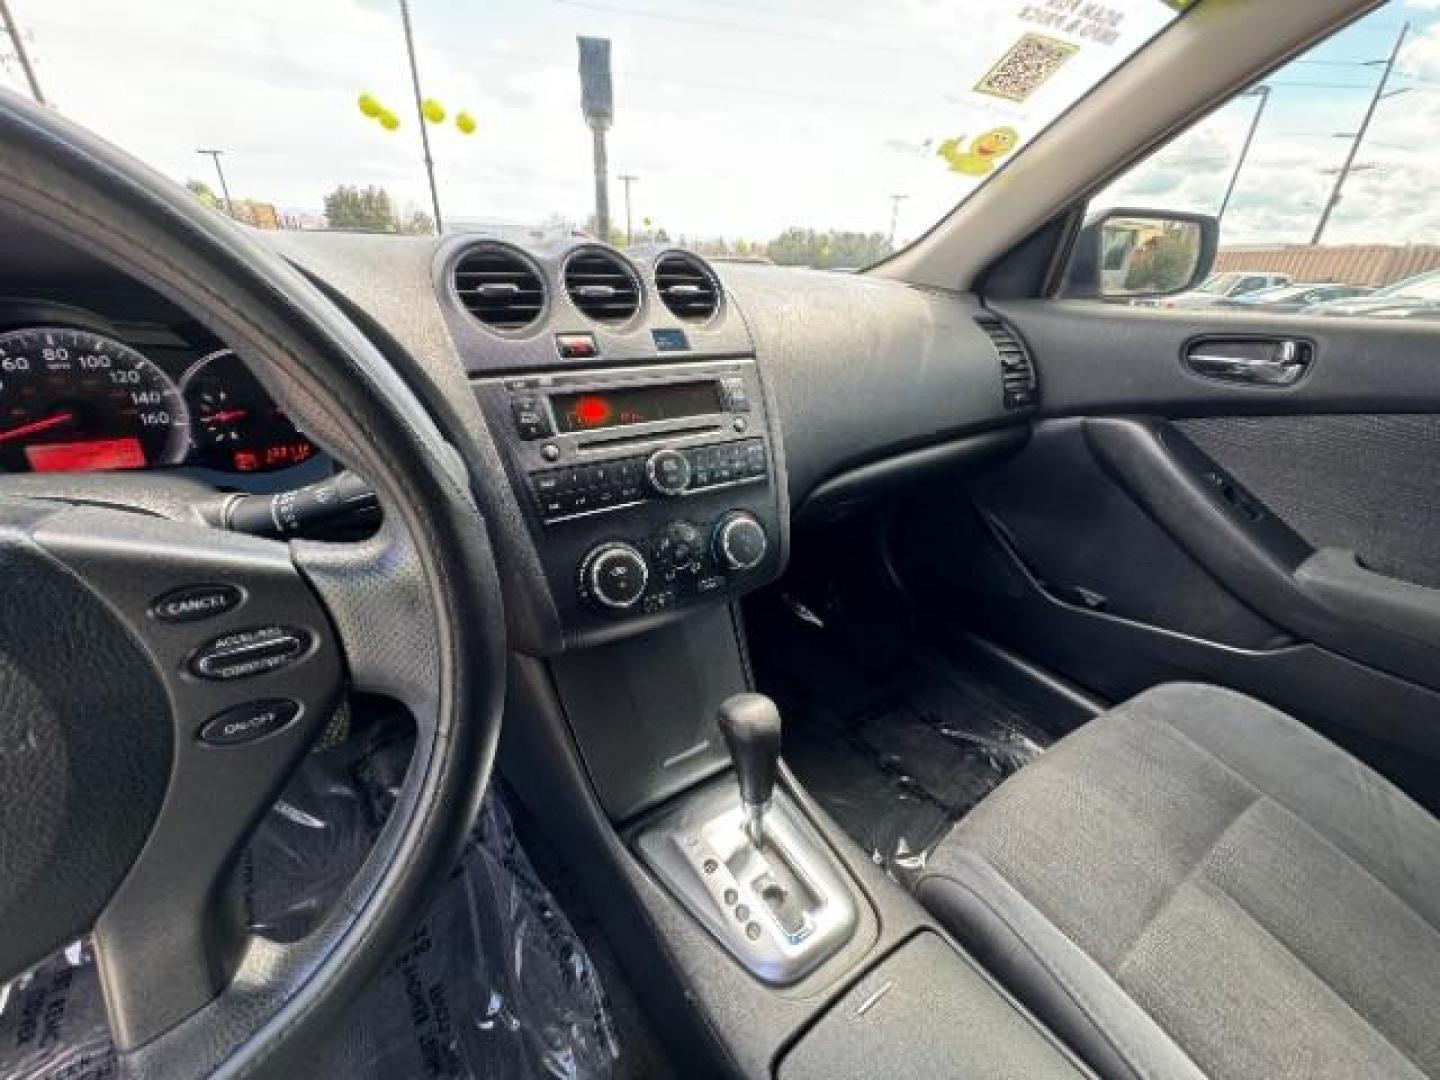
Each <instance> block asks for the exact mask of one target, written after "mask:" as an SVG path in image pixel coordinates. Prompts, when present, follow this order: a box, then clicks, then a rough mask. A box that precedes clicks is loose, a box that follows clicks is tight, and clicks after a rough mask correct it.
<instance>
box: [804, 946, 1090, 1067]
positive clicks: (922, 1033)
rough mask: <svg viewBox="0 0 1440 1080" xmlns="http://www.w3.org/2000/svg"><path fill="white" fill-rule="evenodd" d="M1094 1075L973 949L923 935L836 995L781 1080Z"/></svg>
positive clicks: (806, 1037) (807, 1035)
mask: <svg viewBox="0 0 1440 1080" xmlns="http://www.w3.org/2000/svg"><path fill="white" fill-rule="evenodd" d="M879 1076H884V1077H891V1078H895V1080H903V1078H908V1077H915V1078H917V1080H918V1078H925V1080H931V1078H934V1080H939V1078H943V1077H954V1078H957V1080H959V1078H964V1080H1011V1078H1013V1077H1019V1076H1023V1077H1025V1078H1026V1080H1079V1078H1086V1077H1092V1076H1093V1074H1092V1073H1090V1072H1089V1071H1088V1070H1087V1069H1086V1068H1085V1067H1084V1066H1083V1065H1081V1064H1080V1063H1079V1062H1078V1061H1077V1060H1076V1059H1075V1058H1074V1057H1072V1056H1071V1055H1070V1053H1069V1052H1068V1051H1067V1050H1065V1048H1064V1047H1062V1046H1061V1045H1060V1043H1059V1042H1057V1041H1056V1040H1055V1038H1054V1036H1052V1035H1050V1033H1049V1032H1047V1031H1045V1029H1044V1028H1042V1027H1040V1026H1039V1024H1038V1023H1037V1022H1036V1021H1035V1020H1033V1019H1032V1018H1031V1017H1030V1016H1028V1015H1027V1014H1026V1013H1024V1012H1022V1011H1021V1009H1020V1007H1019V1006H1018V1005H1017V1004H1015V1002H1013V1001H1012V1000H1011V999H1010V998H1009V997H1008V996H1006V994H1005V993H1004V991H1002V990H1001V989H999V987H997V986H996V985H995V984H994V983H993V982H991V980H990V979H989V978H988V977H987V976H986V975H984V974H983V973H982V972H981V971H980V970H979V969H978V968H977V967H976V966H975V963H974V961H972V960H971V959H970V958H969V957H967V956H965V955H963V954H961V953H959V952H957V951H956V950H955V949H953V948H951V947H950V945H949V944H948V943H947V942H946V941H945V940H944V939H943V938H941V937H940V936H939V935H937V934H933V933H929V932H925V933H921V934H917V935H916V936H915V937H913V938H911V939H910V940H909V941H907V942H906V943H905V944H903V945H901V946H900V947H899V948H898V949H897V950H896V951H895V952H893V953H891V954H890V956H889V957H888V958H887V959H886V960H884V961H883V962H882V963H881V964H880V965H879V966H878V967H876V968H875V969H874V970H873V971H871V972H870V974H868V975H867V976H865V978H863V979H861V980H860V982H858V983H857V984H856V985H855V986H854V987H853V988H852V989H851V990H850V992H849V993H848V994H846V995H845V996H844V997H843V998H841V999H840V1000H839V1001H837V1002H836V1003H835V1004H834V1005H833V1006H831V1008H830V1009H829V1011H828V1012H826V1013H825V1015H824V1016H822V1017H821V1018H820V1020H819V1021H818V1022H817V1023H816V1024H815V1026H814V1027H812V1028H811V1029H810V1030H809V1031H808V1032H806V1034H805V1036H804V1037H803V1038H802V1039H801V1040H800V1042H798V1043H797V1044H796V1045H795V1046H794V1047H793V1048H792V1049H791V1050H790V1051H789V1053H787V1054H786V1055H785V1057H784V1058H783V1059H782V1060H781V1062H780V1068H779V1077H780V1080H845V1078H847V1077H854V1078H856V1080H861V1078H864V1080H873V1078H875V1077H879Z"/></svg>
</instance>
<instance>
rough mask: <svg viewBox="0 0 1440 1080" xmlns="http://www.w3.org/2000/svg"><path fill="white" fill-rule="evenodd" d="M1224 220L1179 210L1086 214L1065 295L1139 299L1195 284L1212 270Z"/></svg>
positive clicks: (1179, 290) (1164, 293)
mask: <svg viewBox="0 0 1440 1080" xmlns="http://www.w3.org/2000/svg"><path fill="white" fill-rule="evenodd" d="M1219 240H1220V222H1219V220H1218V219H1217V218H1215V217H1213V216H1212V215H1210V214H1191V213H1187V212H1183V211H1178V210H1132V209H1128V208H1114V209H1108V210H1101V211H1099V212H1098V213H1096V214H1093V215H1091V216H1090V217H1088V218H1086V220H1085V224H1084V225H1082V226H1081V227H1080V233H1079V235H1078V236H1077V237H1076V239H1075V246H1074V248H1073V249H1072V250H1071V255H1070V266H1069V268H1068V269H1067V270H1066V272H1065V283H1064V286H1063V287H1062V288H1061V290H1060V295H1061V296H1063V297H1066V298H1085V299H1098V300H1140V299H1144V298H1147V297H1155V296H1171V295H1173V294H1175V293H1179V292H1185V291H1186V290H1187V289H1193V288H1194V287H1195V286H1196V285H1198V284H1200V282H1202V281H1204V280H1205V278H1207V277H1208V276H1209V275H1210V268H1211V267H1212V266H1213V265H1214V264H1215V249H1216V248H1217V247H1218V246H1219Z"/></svg>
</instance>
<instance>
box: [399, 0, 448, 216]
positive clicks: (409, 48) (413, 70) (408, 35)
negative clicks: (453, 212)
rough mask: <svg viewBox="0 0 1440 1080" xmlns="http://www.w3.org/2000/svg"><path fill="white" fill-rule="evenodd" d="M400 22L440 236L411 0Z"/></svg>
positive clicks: (402, 9)
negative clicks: (411, 17)
mask: <svg viewBox="0 0 1440 1080" xmlns="http://www.w3.org/2000/svg"><path fill="white" fill-rule="evenodd" d="M400 21H401V22H402V23H404V24H405V52H406V53H407V54H408V55H409V57H410V85H411V86H413V87H414V88H415V119H416V120H418V121H419V122H420V146H421V148H422V149H423V150H424V153H425V178H426V179H427V180H429V181H430V209H431V210H433V211H434V212H435V235H436V236H439V235H440V234H441V233H442V232H443V231H444V229H445V226H444V225H443V224H442V223H441V221H440V193H439V192H438V191H437V190H436V189H435V161H434V159H433V158H431V157H430V133H429V132H428V131H427V130H425V123H426V121H425V106H424V104H423V101H424V98H423V97H422V95H421V93H420V67H419V65H418V64H416V63H415V34H414V31H412V30H411V29H410V0H400Z"/></svg>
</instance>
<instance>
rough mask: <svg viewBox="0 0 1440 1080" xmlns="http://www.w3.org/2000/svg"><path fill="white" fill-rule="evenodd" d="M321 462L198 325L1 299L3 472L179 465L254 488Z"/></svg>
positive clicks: (292, 477)
mask: <svg viewBox="0 0 1440 1080" xmlns="http://www.w3.org/2000/svg"><path fill="white" fill-rule="evenodd" d="M142 307H143V305H142ZM323 459H324V455H323V454H322V453H321V451H320V450H319V448H318V447H317V446H316V444H315V443H314V442H313V441H311V440H310V439H309V438H308V437H307V436H306V435H305V434H304V433H302V432H301V431H300V430H299V429H298V428H297V427H296V426H295V424H294V423H293V422H292V421H291V420H290V418H289V417H288V416H287V415H286V414H285V411H284V410H283V409H282V408H280V406H279V405H277V404H276V402H275V401H274V399H273V398H272V397H271V396H270V394H269V393H268V391H266V389H265V388H264V386H263V385H262V384H261V383H260V381H259V379H257V378H256V377H255V375H254V373H253V372H252V371H251V370H250V368H249V367H248V366H247V365H246V364H245V362H244V361H243V360H242V359H241V358H240V357H239V356H238V355H237V354H236V353H235V352H234V351H233V350H232V349H230V348H228V347H226V346H225V345H224V343H222V342H220V341H218V340H216V339H215V338H214V337H213V336H212V335H210V334H209V333H208V332H206V331H204V330H203V329H202V328H200V327H199V326H198V325H196V324H194V323H191V322H188V321H186V320H183V319H174V320H166V319H155V318H147V317H144V314H143V313H142V314H141V315H140V317H135V315H134V314H132V313H130V312H128V311H122V312H120V313H119V314H118V315H117V316H116V317H110V316H108V315H106V314H102V313H101V312H99V311H97V310H94V309H93V308H87V307H81V306H78V305H69V304H60V303H56V302H53V301H48V300H47V301H43V302H40V301H33V300H26V299H24V298H0V472H3V473H24V472H38V473H51V472H81V471H104V470H137V469H161V468H169V469H181V470H190V471H194V472H197V473H201V474H205V475H207V476H209V477H210V478H211V479H212V480H214V481H216V482H218V483H221V484H223V485H224V486H230V487H235V488H237V489H239V490H246V489H249V488H269V487H271V486H273V482H276V481H280V480H282V479H283V480H284V481H286V482H287V484H288V486H294V485H297V484H300V483H304V482H306V481H307V480H309V479H311V478H312V476H313V475H319V474H320V473H321V472H324V471H328V470H327V469H325V468H324V466H325V462H324V460H323Z"/></svg>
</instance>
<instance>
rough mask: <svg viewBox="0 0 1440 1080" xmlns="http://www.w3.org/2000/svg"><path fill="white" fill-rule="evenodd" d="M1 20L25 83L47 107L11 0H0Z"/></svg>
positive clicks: (39, 102)
mask: <svg viewBox="0 0 1440 1080" xmlns="http://www.w3.org/2000/svg"><path fill="white" fill-rule="evenodd" d="M0 20H4V23H5V33H6V34H7V35H8V36H9V38H10V44H11V45H14V46H15V55H16V56H17V57H19V59H20V70H21V71H23V72H25V81H26V82H27V83H28V84H29V85H30V94H31V96H32V97H34V98H35V101H36V102H37V103H38V104H41V105H45V104H47V102H46V101H45V95H44V94H43V93H41V92H40V80H39V79H38V78H37V77H36V75H35V65H34V64H32V63H31V62H30V52H29V50H27V49H26V48H25V39H24V38H22V37H21V36H20V27H18V26H17V25H15V16H14V15H12V14H11V13H10V4H9V0H0Z"/></svg>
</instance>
